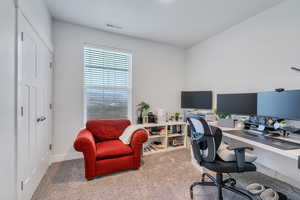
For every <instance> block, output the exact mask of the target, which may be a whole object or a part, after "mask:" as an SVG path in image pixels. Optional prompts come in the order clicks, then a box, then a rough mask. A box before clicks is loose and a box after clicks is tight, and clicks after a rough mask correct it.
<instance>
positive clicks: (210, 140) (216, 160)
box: [187, 118, 256, 200]
mask: <svg viewBox="0 0 300 200" xmlns="http://www.w3.org/2000/svg"><path fill="white" fill-rule="evenodd" d="M187 120H188V122H189V124H190V131H191V139H192V149H193V154H194V157H195V159H196V160H197V162H198V164H199V165H200V166H202V167H205V168H207V169H209V170H211V171H214V172H216V173H217V175H216V178H215V177H213V176H211V175H210V174H207V173H203V174H202V180H201V182H195V183H193V184H192V185H191V187H190V195H191V199H193V188H194V186H196V185H200V186H216V187H217V188H218V200H223V194H222V189H223V188H224V189H227V190H230V191H232V192H234V193H237V194H239V195H241V196H244V197H246V198H248V199H250V200H253V199H255V197H253V196H252V195H251V194H250V193H249V192H247V191H245V190H242V189H240V188H237V187H235V185H236V181H235V180H234V179H233V178H228V179H226V180H223V174H224V173H242V172H250V171H256V166H255V165H254V164H252V163H248V162H245V150H246V149H248V150H253V148H252V147H229V148H228V149H229V150H234V151H235V156H236V161H232V162H226V161H223V160H222V159H221V158H220V157H219V156H218V154H217V150H218V148H219V146H220V144H221V142H222V130H221V129H219V128H217V127H210V126H209V125H208V124H207V122H206V121H205V120H204V119H203V118H199V119H194V118H188V119H187ZM205 177H208V178H209V179H210V180H211V182H205V181H204V180H205Z"/></svg>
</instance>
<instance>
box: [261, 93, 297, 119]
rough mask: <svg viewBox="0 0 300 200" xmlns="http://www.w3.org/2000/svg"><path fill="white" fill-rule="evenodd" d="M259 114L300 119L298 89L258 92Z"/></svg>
mask: <svg viewBox="0 0 300 200" xmlns="http://www.w3.org/2000/svg"><path fill="white" fill-rule="evenodd" d="M257 101H258V102H257V109H258V111H257V112H258V113H257V115H259V116H265V117H276V118H282V119H294V120H299V119H300V90H290V91H283V92H260V93H258V100H257Z"/></svg>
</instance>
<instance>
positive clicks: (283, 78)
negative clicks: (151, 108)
mask: <svg viewBox="0 0 300 200" xmlns="http://www.w3.org/2000/svg"><path fill="white" fill-rule="evenodd" d="M291 66H300V1H298V0H289V1H286V2H284V3H281V4H279V5H278V6H276V7H273V8H271V9H268V10H266V11H264V12H263V13H261V14H259V15H257V16H254V17H252V18H250V19H249V20H247V21H245V22H243V23H241V24H238V25H236V26H234V27H232V28H231V29H228V30H226V31H225V32H223V33H220V34H218V35H216V36H214V37H211V38H210V39H208V40H206V41H204V42H202V43H199V44H198V45H195V46H194V47H192V48H190V49H189V50H188V51H187V68H186V76H185V89H190V90H206V89H209V90H213V91H214V93H220V92H257V91H262V90H267V91H268V90H274V89H275V88H286V89H299V88H300V73H298V72H295V71H292V70H290V69H289V68H290V67H291Z"/></svg>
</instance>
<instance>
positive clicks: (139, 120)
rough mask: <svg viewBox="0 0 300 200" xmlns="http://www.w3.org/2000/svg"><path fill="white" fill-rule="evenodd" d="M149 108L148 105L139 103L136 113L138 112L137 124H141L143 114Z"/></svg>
mask: <svg viewBox="0 0 300 200" xmlns="http://www.w3.org/2000/svg"><path fill="white" fill-rule="evenodd" d="M149 108H150V105H149V104H147V103H145V102H141V103H139V104H138V105H137V111H138V112H140V113H139V116H138V119H137V123H138V124H142V123H143V112H144V111H147V110H148V109H149Z"/></svg>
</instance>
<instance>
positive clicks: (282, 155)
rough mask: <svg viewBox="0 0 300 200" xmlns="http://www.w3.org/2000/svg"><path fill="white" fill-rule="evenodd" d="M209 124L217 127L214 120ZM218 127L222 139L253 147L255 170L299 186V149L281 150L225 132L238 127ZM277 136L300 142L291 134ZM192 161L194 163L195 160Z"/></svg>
mask: <svg viewBox="0 0 300 200" xmlns="http://www.w3.org/2000/svg"><path fill="white" fill-rule="evenodd" d="M209 125H211V126H216V127H218V126H217V123H216V122H210V123H209ZM219 128H220V129H222V131H223V138H224V139H223V140H224V141H227V142H228V141H229V142H228V143H235V142H240V143H245V144H247V145H250V146H252V147H253V148H254V151H253V153H254V154H255V155H257V156H258V159H257V161H256V162H255V164H256V166H257V171H259V172H262V173H264V174H267V175H268V176H271V177H273V178H276V179H279V180H281V181H284V182H287V183H289V184H291V185H293V186H295V187H297V188H300V169H298V156H300V149H296V150H281V149H278V148H275V147H272V146H270V145H266V144H262V143H260V142H256V141H253V140H250V139H246V138H242V137H240V136H237V135H233V134H230V133H226V131H230V130H240V129H237V128H224V127H219ZM278 138H279V139H282V140H286V141H291V142H295V143H299V144H300V140H299V139H298V141H297V140H295V139H293V138H292V136H291V137H289V138H283V137H278ZM192 162H193V163H195V161H192Z"/></svg>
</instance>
